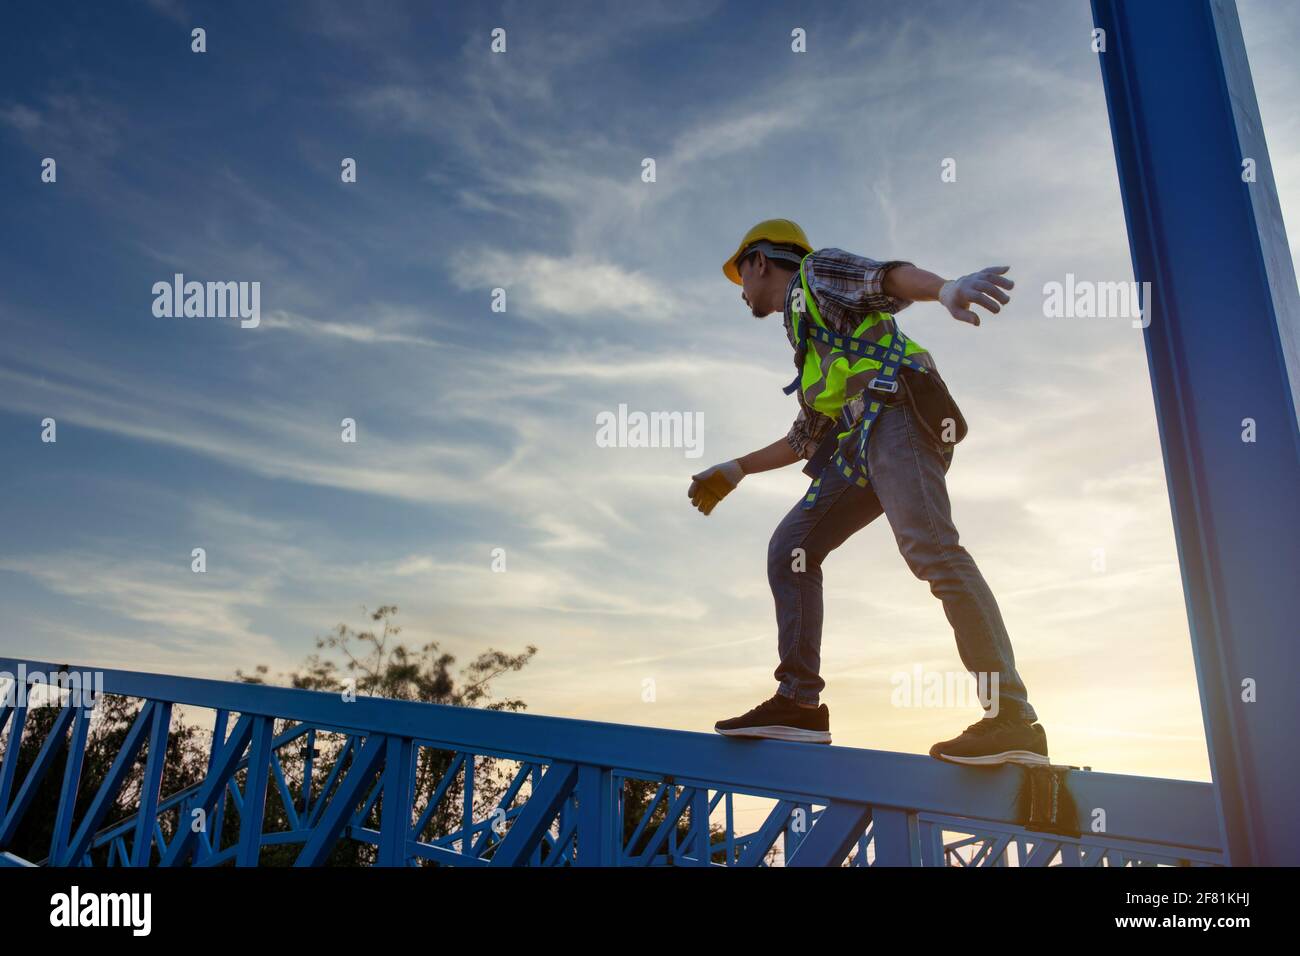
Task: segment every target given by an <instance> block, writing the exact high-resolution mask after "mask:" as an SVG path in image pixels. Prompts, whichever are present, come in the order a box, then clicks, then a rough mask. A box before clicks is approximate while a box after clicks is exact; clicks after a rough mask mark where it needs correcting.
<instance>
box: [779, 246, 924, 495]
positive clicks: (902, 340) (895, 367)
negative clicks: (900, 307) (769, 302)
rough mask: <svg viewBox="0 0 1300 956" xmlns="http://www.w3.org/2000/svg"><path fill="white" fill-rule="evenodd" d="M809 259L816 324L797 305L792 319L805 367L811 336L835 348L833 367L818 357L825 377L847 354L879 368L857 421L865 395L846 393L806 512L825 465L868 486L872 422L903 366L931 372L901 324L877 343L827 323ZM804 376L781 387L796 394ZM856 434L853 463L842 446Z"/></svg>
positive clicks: (830, 358) (809, 303) (802, 275)
mask: <svg viewBox="0 0 1300 956" xmlns="http://www.w3.org/2000/svg"><path fill="white" fill-rule="evenodd" d="M806 261H807V257H806V256H805V257H804V262H800V263H799V281H800V283H801V284H802V286H803V294H804V302H805V303H806V304H807V306H808V311H809V313H810V314H811V315H812V318H813V322H812V323H810V322H808V321H806V320H805V319H804V318H803V313H802V312H801V311H799V310H797V309H796V310H795V312H794V315H793V318H792V320H791V325H792V326H793V329H794V335H795V344H796V347H797V348H798V349H799V350H801V351H803V352H804V355H805V361H804V364H805V368H806V367H807V364H808V361H809V353H808V340H809V339H810V338H812V339H816V340H817V341H819V342H821V343H823V344H825V345H829V346H830V347H831V351H830V352H829V353H828V354H827V356H826V364H827V365H828V367H826V368H822V364H823V359H822V357H821V356H816V357H815V359H814V361H815V362H816V365H817V368H818V371H820V373H821V375H822V376H827V377H828V376H829V375H830V374H831V368H830V367H829V366H833V365H834V364H835V362H836V361H839V360H843V361H845V362H848V359H847V357H846V356H847V355H852V356H855V357H856V358H859V359H870V360H872V361H873V362H878V363H879V368H878V369H876V375H875V377H874V378H872V379H871V381H870V382H868V383H867V386H866V389H864V390H863V391H864V392H865V391H866V390H867V389H869V390H871V391H873V392H876V393H877V394H876V395H875V396H866V401H865V407H864V408H863V411H862V417H861V418H860V419H858V421H857V423H856V424H855V423H853V422H852V421H851V420H850V411H849V407H850V403H849V400H850V399H851V398H854V397H856V396H857V395H858V394H861V393H858V392H855V393H854V395H852V396H850V395H845V396H844V400H843V405H842V407H841V410H840V421H841V422H842V423H843V426H844V428H845V429H846V430H845V431H842V432H840V433H839V434H838V435H837V439H838V444H837V447H836V451H835V454H834V455H833V456H832V457H831V458H830V459H829V460H828V461H827V462H826V463H825V465H823V467H822V469H821V471H820V472H819V473H818V474H817V477H815V478H814V479H813V482H812V484H811V485H809V486H808V491H807V493H806V494H805V495H804V498H803V502H802V504H801V507H802V508H803V509H804V510H805V511H807V510H809V509H811V508H812V507H813V506H815V505H816V504H817V496H818V495H819V494H820V493H821V487H822V478H823V477H825V469H826V468H831V467H834V468H835V469H836V470H837V471H838V472H839V473H840V474H842V475H843V476H844V477H845V478H846V479H848V480H849V481H852V482H853V483H854V484H855V485H857V486H858V487H859V488H865V487H867V484H868V482H869V476H868V474H867V441H868V439H869V438H870V434H871V425H872V423H873V422H875V420H876V419H877V418H878V417H879V415H880V412H881V410H882V409H883V408H884V407H885V396H887V395H893V394H895V393H897V392H898V389H899V381H898V373H899V369H902V368H910V369H913V370H914V371H917V372H920V373H922V374H928V373H929V370H928V369H927V368H926V367H925V366H924V365H921V364H920V363H918V362H916V361H914V360H913V359H911V358H910V357H909V356H908V355H907V346H908V343H909V340H908V338H907V336H905V335H904V334H903V333H902V332H901V331H900V330H899V329H898V328H897V326H895V327H894V331H893V332H892V333H886V335H885V336H884V337H883V338H882V339H881V341H879V342H872V341H869V340H868V339H863V338H855V337H853V336H851V335H839V334H837V333H835V332H832V331H831V330H830V329H829V328H827V327H826V323H825V322H824V321H823V320H822V317H821V313H820V311H818V309H817V303H816V301H815V300H814V299H813V296H812V293H811V292H809V290H808V279H807V276H806V275H805V273H804V263H805V262H806ZM857 331H862V327H861V326H859V327H858V330H857ZM803 378H804V369H801V370H800V371H799V374H798V375H796V376H795V378H794V381H793V382H791V383H790V384H789V385H787V386H786V387H785V388H783V389H782V391H783V392H785V394H787V395H790V394H792V393H793V392H795V391H796V390H797V389H799V388H800V386H801V384H802V382H803ZM854 432H856V433H857V438H856V444H857V450H856V452H855V453H854V455H853V460H852V461H850V460H848V459H846V458H845V457H844V455H843V452H842V451H841V449H844V448H845V447H851V446H852V444H853V440H852V439H851V440H850V441H849V442H848V443H847V446H846V443H845V441H844V439H845V437H846V436H851V435H852V434H853V433H854Z"/></svg>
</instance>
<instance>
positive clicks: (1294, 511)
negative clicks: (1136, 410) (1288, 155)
mask: <svg viewBox="0 0 1300 956" xmlns="http://www.w3.org/2000/svg"><path fill="white" fill-rule="evenodd" d="M1093 12H1094V18H1095V22H1096V25H1097V27H1098V28H1100V29H1102V30H1104V31H1105V42H1106V49H1105V52H1103V53H1101V54H1100V62H1101V70H1102V77H1103V80H1104V83H1105V90H1106V100H1107V104H1108V106H1109V109H1110V120H1111V131H1112V135H1113V139H1114V146H1115V158H1116V162H1117V164H1118V167H1119V178H1120V186H1121V192H1122V195H1123V201H1124V212H1125V216H1126V219H1127V222H1128V232H1129V243H1130V247H1131V250H1132V256H1133V270H1134V273H1135V274H1136V278H1137V280H1138V282H1140V283H1145V282H1149V283H1151V285H1150V289H1151V294H1150V295H1149V296H1148V297H1147V300H1146V301H1145V303H1144V306H1145V310H1146V314H1145V318H1147V319H1148V320H1149V325H1148V327H1147V328H1146V330H1145V338H1146V347H1147V359H1148V365H1149V368H1150V372H1151V383H1152V389H1153V391H1154V394H1155V405H1156V415H1157V420H1158V422H1159V426H1160V440H1161V447H1162V449H1163V452H1164V462H1165V475H1166V480H1167V482H1168V486H1169V499H1170V503H1171V506H1172V510H1173V516H1174V527H1175V532H1176V537H1177V547H1178V556H1179V563H1180V564H1181V566H1182V573H1183V589H1184V593H1185V595H1186V601H1187V613H1188V618H1189V623H1190V629H1191V637H1192V647H1193V652H1194V658H1195V664H1196V674H1197V680H1198V682H1199V685H1200V692H1201V706H1202V713H1203V716H1204V722H1205V733H1206V738H1207V741H1208V748H1209V757H1210V765H1211V770H1212V773H1213V777H1214V781H1215V784H1216V787H1217V790H1216V793H1217V809H1216V813H1217V816H1218V818H1219V826H1220V828H1221V830H1222V832H1223V836H1222V837H1221V838H1219V840H1220V841H1221V842H1222V844H1223V846H1224V847H1225V848H1226V851H1227V853H1228V856H1229V859H1230V860H1231V862H1232V863H1233V864H1236V865H1249V864H1273V865H1278V864H1288V865H1296V864H1300V816H1297V814H1296V813H1295V806H1296V804H1297V802H1300V748H1297V747H1296V746H1295V730H1294V728H1295V727H1297V726H1300V697H1297V695H1296V694H1295V692H1294V689H1293V688H1292V687H1291V686H1290V685H1291V682H1292V680H1293V679H1294V675H1296V674H1297V673H1300V641H1297V639H1296V635H1297V633H1298V628H1300V588H1297V587H1296V586H1295V573H1296V569H1297V568H1300V495H1297V489H1300V430H1298V429H1297V424H1296V405H1297V396H1298V395H1300V293H1297V290H1296V280H1295V273H1294V270H1293V267H1292V265H1291V256H1290V251H1289V249H1288V248H1287V242H1286V234H1285V231H1284V230H1283V229H1282V221H1281V213H1280V207H1279V205H1278V200H1277V189H1276V186H1275V185H1274V182H1273V175H1272V170H1271V166H1270V164H1269V160H1268V150H1267V148H1266V146H1265V144H1264V133H1263V124H1262V122H1261V120H1260V116H1259V108H1258V105H1257V103H1256V101H1255V95H1254V89H1253V86H1252V85H1251V80H1250V70H1249V67H1248V66H1247V63H1246V54H1245V47H1244V43H1243V41H1242V37H1241V28H1240V25H1239V23H1238V21H1237V14H1236V8H1235V6H1234V4H1233V3H1231V2H1230V0H1182V2H1179V3H1147V2H1125V0H1093ZM1248 161H1249V162H1253V165H1254V171H1255V181H1253V182H1250V181H1244V179H1243V164H1247V163H1248ZM1252 422H1253V425H1254V429H1255V440H1254V441H1249V442H1248V441H1244V440H1243V434H1244V432H1245V430H1246V429H1247V427H1248V425H1249V423H1252ZM1250 682H1254V685H1255V693H1256V698H1255V700H1253V701H1249V700H1248V698H1247V694H1246V693H1245V688H1246V687H1247V686H1248V685H1249V683H1250ZM1085 799H1087V798H1085ZM1089 802H1090V801H1089ZM1097 805H1103V806H1104V804H1097ZM1133 835H1134V836H1136V837H1140V836H1141V834H1136V833H1135V834H1133Z"/></svg>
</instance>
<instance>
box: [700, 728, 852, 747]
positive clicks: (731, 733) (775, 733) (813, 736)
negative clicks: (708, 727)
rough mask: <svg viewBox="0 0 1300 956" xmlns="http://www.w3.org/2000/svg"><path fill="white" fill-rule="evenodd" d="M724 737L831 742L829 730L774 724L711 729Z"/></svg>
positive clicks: (812, 742)
mask: <svg viewBox="0 0 1300 956" xmlns="http://www.w3.org/2000/svg"><path fill="white" fill-rule="evenodd" d="M713 729H714V730H715V731H717V732H718V733H720V734H722V735H723V736H724V737H761V738H764V739H766V740H788V741H791V742H793V743H799V744H828V743H830V742H831V734H830V731H829V730H803V729H801V728H799V727H782V726H780V725H779V724H774V725H771V726H768V727H737V728H736V729H735V730H723V729H722V728H721V727H714V728H713Z"/></svg>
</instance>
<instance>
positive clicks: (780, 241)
mask: <svg viewBox="0 0 1300 956" xmlns="http://www.w3.org/2000/svg"><path fill="white" fill-rule="evenodd" d="M762 241H767V242H770V243H772V244H773V245H776V246H794V247H797V248H798V249H799V250H801V251H800V255H801V256H806V255H807V254H808V253H810V252H812V251H813V247H812V243H810V242H809V241H808V237H807V236H805V235H804V234H803V230H802V229H800V228H799V224H798V223H797V222H791V221H790V220H789V219H764V220H763V221H762V222H760V223H759V224H758V225H757V226H755V227H754V228H753V229H751V230H749V232H747V233H745V238H744V239H742V240H740V245H739V246H737V247H736V251H735V253H734V254H733V255H732V257H731V258H730V259H728V260H727V261H726V262H724V263H723V264H722V274H723V275H725V276H726V277H727V278H728V279H730V280H731V281H732V282H734V283H736V285H740V273H739V272H738V271H737V269H736V261H737V260H738V259H739V258H740V256H741V253H743V252H746V251H748V249H749V247H750V246H752V245H753V244H754V243H756V242H762Z"/></svg>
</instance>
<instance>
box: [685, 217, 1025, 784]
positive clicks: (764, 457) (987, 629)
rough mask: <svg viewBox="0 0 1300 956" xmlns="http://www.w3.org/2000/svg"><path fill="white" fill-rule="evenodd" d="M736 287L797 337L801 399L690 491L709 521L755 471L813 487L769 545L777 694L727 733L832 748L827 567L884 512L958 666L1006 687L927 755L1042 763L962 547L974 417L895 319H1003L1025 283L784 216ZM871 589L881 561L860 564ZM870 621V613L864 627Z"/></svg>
mask: <svg viewBox="0 0 1300 956" xmlns="http://www.w3.org/2000/svg"><path fill="white" fill-rule="evenodd" d="M722 271H723V273H724V274H725V275H726V276H727V278H728V279H730V280H731V281H732V282H734V283H736V284H737V285H739V286H741V289H742V291H741V298H742V299H743V300H744V302H745V304H746V305H747V306H748V307H749V309H750V310H751V312H752V313H753V315H754V316H755V317H756V318H762V317H764V316H767V315H770V314H772V313H773V312H777V311H780V312H782V313H783V314H784V316H785V331H786V336H787V337H788V338H789V340H790V343H791V345H793V346H794V349H795V355H794V362H795V368H796V370H797V375H796V378H795V381H794V382H791V383H790V385H789V386H788V387H787V388H786V391H787V392H794V393H796V394H797V396H798V401H799V412H798V417H797V418H796V419H795V421H794V425H793V426H792V427H791V428H790V431H789V433H788V434H787V435H786V436H785V437H783V438H780V439H778V440H776V441H774V442H773V443H772V444H770V445H768V446H767V447H766V448H760V449H759V450H758V451H754V452H751V453H750V454H748V455H745V456H743V457H741V458H736V459H732V460H731V461H728V462H724V463H723V464H721V465H715V466H713V467H712V468H708V469H705V470H704V471H702V472H700V473H699V474H697V475H693V476H692V482H691V486H690V490H689V492H688V494H689V496H690V499H691V502H692V504H694V505H695V507H696V508H697V509H698V510H699V511H701V512H702V513H703V514H706V515H707V514H709V513H711V512H712V511H713V509H714V507H716V506H717V504H718V502H720V501H721V500H722V499H723V498H725V497H726V496H727V495H728V494H730V493H731V492H732V491H733V490H735V488H736V487H737V486H738V485H739V484H740V482H741V480H742V479H743V478H744V477H745V476H746V475H752V474H756V473H758V472H762V471H771V470H772V469H775V468H783V467H785V466H787V465H790V464H793V463H794V462H796V461H799V460H801V459H806V460H808V465H806V466H805V469H804V470H805V472H806V473H807V474H809V475H810V476H812V477H813V479H814V480H813V484H812V486H811V487H810V488H809V490H808V493H807V494H806V495H805V496H804V497H803V499H801V500H800V501H799V502H798V503H797V504H796V505H795V506H794V507H793V508H792V509H791V510H790V513H789V514H787V515H786V516H785V518H784V520H782V522H781V523H780V525H779V526H778V527H777V529H776V531H775V533H774V534H773V535H772V540H771V543H770V545H769V548H768V581H769V584H770V585H771V588H772V596H773V598H774V599H775V602H776V621H777V635H778V636H777V647H778V651H779V654H780V664H779V665H778V666H777V668H776V672H775V675H774V676H775V677H776V680H777V689H776V693H775V694H773V695H772V697H771V698H769V699H768V700H766V701H764V702H763V703H761V704H759V705H758V706H757V707H755V708H753V709H752V710H750V711H748V712H746V713H745V714H743V715H741V716H739V717H735V718H732V719H729V720H721V721H718V723H717V724H716V725H715V729H716V730H717V731H718V732H719V733H722V734H727V735H731V736H744V737H770V738H775V739H778V740H793V741H809V742H814V743H830V740H831V735H830V711H829V709H828V708H827V706H826V705H825V704H820V705H819V702H818V698H819V695H820V693H821V691H822V689H823V688H824V687H825V681H824V680H822V678H821V676H820V675H819V673H818V671H819V669H820V665H821V637H822V570H821V566H822V562H823V561H824V560H825V559H826V556H827V555H828V554H830V552H831V551H833V550H835V548H837V547H839V546H840V545H841V544H843V543H844V542H845V541H846V540H847V539H848V538H849V536H850V535H852V534H853V533H854V532H856V531H858V530H860V529H861V528H863V527H865V526H866V525H868V524H870V523H871V522H872V521H874V520H875V519H876V518H877V517H879V516H880V515H881V514H884V515H885V517H886V518H887V519H888V520H889V526H890V528H891V529H892V531H893V533H894V537H895V540H896V541H897V543H898V549H899V551H900V552H901V553H902V556H903V560H904V561H906V562H907V566H908V567H909V568H910V569H911V570H912V573H913V574H915V575H916V576H917V577H918V578H920V579H921V580H922V581H925V582H927V583H928V584H929V585H930V591H931V593H933V594H934V596H935V597H937V598H938V599H939V600H940V601H942V602H943V610H944V613H945V614H946V615H947V618H948V621H949V623H950V624H951V625H952V628H953V632H954V633H955V635H956V638H957V651H958V653H959V655H960V657H961V660H962V664H963V665H964V666H965V667H966V669H967V670H969V671H971V672H972V674H974V675H976V676H977V678H979V679H980V680H981V683H980V685H979V686H981V687H982V688H989V689H992V690H995V691H996V693H986V694H985V696H984V698H983V699H982V700H981V703H982V704H984V707H985V710H986V716H985V717H984V718H983V719H981V720H978V721H976V722H975V723H974V724H972V725H971V726H970V727H968V728H967V729H966V730H965V731H964V732H963V733H962V734H960V735H959V736H957V737H954V738H953V739H951V740H945V741H942V742H940V743H937V744H935V745H934V746H933V747H932V748H930V754H931V756H934V757H938V758H940V759H943V760H950V761H953V762H955V763H964V764H976V765H995V764H1001V763H1007V762H1012V763H1021V764H1031V765H1032V764H1046V763H1048V759H1047V738H1046V735H1045V734H1044V732H1043V729H1042V727H1041V726H1040V725H1039V724H1037V723H1036V721H1037V715H1036V714H1035V712H1034V708H1033V707H1032V706H1031V705H1030V703H1029V699H1028V695H1027V693H1026V691H1025V685H1024V682H1023V681H1022V680H1021V679H1020V675H1019V674H1017V673H1016V668H1015V658H1014V655H1013V654H1012V650H1011V642H1010V639H1009V638H1008V636H1007V632H1006V628H1005V627H1004V625H1003V623H1002V616H1001V614H1000V613H999V612H998V605H997V602H996V601H995V600H994V598H993V594H992V592H991V591H990V590H989V587H988V585H987V584H986V583H985V581H984V577H983V575H981V574H980V571H979V568H977V567H976V566H975V561H974V559H972V558H971V556H970V554H969V553H968V552H967V551H966V549H965V548H963V547H962V546H961V545H960V544H959V543H958V535H957V529H956V528H955V527H954V526H953V521H952V514H951V509H950V505H949V501H948V490H947V486H946V484H945V477H946V474H947V471H948V467H949V465H950V464H951V461H952V454H953V448H954V446H955V445H956V444H957V443H958V442H959V441H961V439H962V438H963V437H964V436H965V432H966V423H965V420H964V419H963V418H962V416H961V412H960V410H959V409H958V408H957V405H956V403H955V402H954V401H953V400H952V397H951V395H950V394H949V392H948V388H947V386H946V385H945V384H944V382H943V379H942V378H940V376H939V372H938V369H937V368H936V366H935V363H934V359H933V358H932V356H931V355H930V353H929V352H928V351H926V350H925V349H924V348H922V347H921V346H920V345H918V344H917V343H916V342H914V341H912V340H911V339H909V338H907V337H906V336H905V335H903V333H902V331H901V330H899V328H898V325H897V323H896V321H895V319H894V315H895V314H896V313H897V312H899V311H901V310H902V309H904V308H906V307H907V306H908V305H909V304H911V303H912V302H928V301H937V302H939V303H941V304H942V305H943V307H944V308H946V309H947V310H948V313H949V314H950V315H951V316H952V317H953V318H954V319H957V320H958V321H960V322H968V323H970V324H971V325H976V326H977V325H979V324H980V318H979V315H978V314H976V313H975V312H974V311H973V307H974V306H979V307H981V308H983V309H985V310H987V311H989V312H992V313H996V312H998V311H999V310H1000V308H1001V306H1002V305H1005V304H1006V303H1007V302H1009V301H1010V297H1009V296H1008V295H1007V291H1008V290H1010V289H1011V288H1012V287H1013V285H1014V283H1013V282H1012V281H1011V280H1010V279H1009V278H1007V276H1006V272H1007V271H1008V269H1007V267H1006V266H999V267H990V268H986V269H981V270H980V271H978V272H973V273H971V274H970V275H966V276H962V277H961V278H959V279H951V280H947V281H945V280H944V279H943V278H941V277H940V276H937V275H935V274H934V273H933V272H927V271H926V270H924V269H919V268H917V267H916V266H914V265H912V264H911V263H908V262H877V261H874V260H872V259H866V258H863V257H862V256H857V255H854V254H852V253H849V252H845V251H844V250H842V249H819V250H817V251H815V252H814V251H813V247H812V245H811V244H810V243H809V242H808V237H807V236H805V235H804V232H803V230H802V229H800V228H799V226H798V225H796V224H795V223H793V222H791V221H790V220H788V219H770V220H767V221H765V222H761V223H759V224H758V225H757V226H755V227H754V228H753V229H751V230H750V231H749V232H748V234H746V236H745V237H744V239H743V240H742V241H741V243H740V245H739V246H738V247H737V249H736V251H735V254H734V255H732V256H731V258H729V259H728V260H727V261H726V263H725V264H724V265H723V267H722ZM858 581H859V586H860V587H861V588H862V589H863V590H864V591H865V592H866V593H868V594H870V592H871V591H872V589H873V587H874V585H873V577H872V567H871V566H870V565H869V564H868V565H864V566H863V567H861V568H860V569H859V570H858ZM863 624H864V627H865V628H866V629H868V630H874V629H872V628H871V623H870V618H867V619H866V620H864V622H863Z"/></svg>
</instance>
